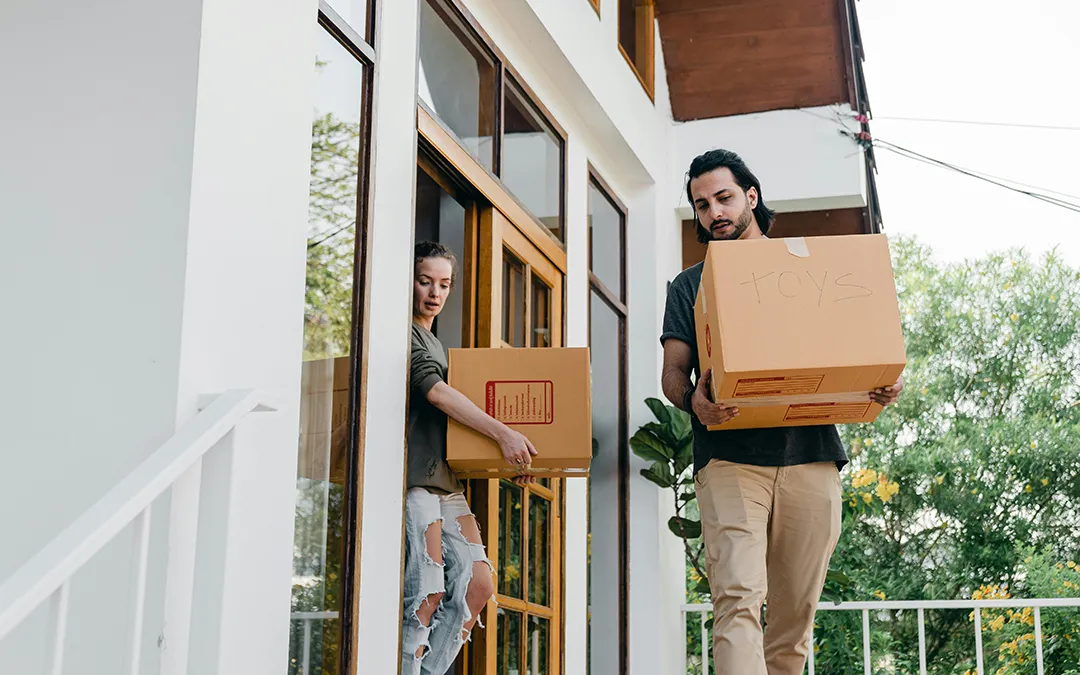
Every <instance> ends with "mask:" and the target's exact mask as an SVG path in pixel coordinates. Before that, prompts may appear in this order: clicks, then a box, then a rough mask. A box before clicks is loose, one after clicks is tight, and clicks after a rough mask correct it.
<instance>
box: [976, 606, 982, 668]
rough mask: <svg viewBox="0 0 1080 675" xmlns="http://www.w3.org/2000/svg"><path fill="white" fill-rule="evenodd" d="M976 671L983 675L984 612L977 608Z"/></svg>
mask: <svg viewBox="0 0 1080 675" xmlns="http://www.w3.org/2000/svg"><path fill="white" fill-rule="evenodd" d="M975 670H976V672H978V674H979V675H983V644H982V611H981V610H980V609H979V608H978V607H976V608H975Z"/></svg>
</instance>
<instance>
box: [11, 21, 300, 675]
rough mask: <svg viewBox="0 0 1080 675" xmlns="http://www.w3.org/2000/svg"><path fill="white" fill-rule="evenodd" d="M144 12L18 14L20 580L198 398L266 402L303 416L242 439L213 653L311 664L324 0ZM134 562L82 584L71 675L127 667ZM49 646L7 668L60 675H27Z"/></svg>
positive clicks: (148, 644) (248, 666)
mask: <svg viewBox="0 0 1080 675" xmlns="http://www.w3.org/2000/svg"><path fill="white" fill-rule="evenodd" d="M144 10H145V8H144V7H142V6H141V5H136V4H134V3H131V2H128V1H126V0H103V1H102V2H95V3H91V4H87V3H80V2H73V1H67V0H61V2H59V3H58V4H57V3H54V4H53V5H52V6H51V7H50V12H48V13H46V14H43V13H42V12H41V11H40V8H38V7H32V6H30V5H24V6H20V5H17V4H10V3H9V4H5V5H4V8H3V10H2V12H0V81H3V82H4V99H5V101H8V102H16V101H17V102H18V104H17V105H6V106H4V112H3V113H2V115H0V147H2V148H3V151H2V152H0V237H2V243H0V306H2V307H3V311H4V314H5V316H7V317H8V318H9V319H10V320H13V321H14V323H7V322H5V325H6V326H11V327H13V326H15V325H18V326H20V328H18V329H17V330H16V329H8V330H5V331H3V333H2V335H0V353H3V354H5V355H6V357H5V358H4V359H3V366H2V369H3V374H2V378H0V379H2V380H3V382H5V383H6V386H4V387H0V428H2V429H3V441H2V443H3V447H2V453H0V454H2V456H3V457H4V463H5V470H4V473H5V476H7V477H8V480H7V481H6V484H5V488H4V490H2V491H0V513H4V514H7V516H5V517H4V518H2V519H0V539H2V540H3V541H4V545H3V546H2V547H0V579H3V578H6V577H7V576H8V575H9V574H10V573H11V572H12V571H13V570H14V569H16V568H17V567H18V566H19V565H20V564H22V563H23V562H25V561H26V560H27V559H28V558H29V557H30V556H31V555H33V554H34V553H35V552H36V551H38V550H39V549H40V548H41V547H42V546H43V545H44V544H45V543H46V542H48V541H49V540H50V539H52V538H53V537H54V536H56V535H57V534H58V532H59V531H60V530H61V529H62V528H63V527H64V526H66V525H67V524H68V523H70V522H71V521H72V520H74V519H75V518H76V517H77V516H79V515H81V513H82V512H83V511H84V510H86V509H87V508H88V507H89V506H90V505H91V504H92V503H94V502H95V501H96V500H97V499H98V498H100V497H101V496H102V495H104V494H105V493H106V491H108V490H109V489H110V488H112V487H113V486H114V485H115V483H116V482H117V481H118V480H119V479H120V478H122V477H123V476H124V475H125V474H127V473H128V472H129V471H130V470H131V469H133V468H134V467H135V466H136V465H137V464H138V462H140V461H141V460H143V459H144V458H146V457H147V456H148V455H149V454H150V453H151V452H153V451H154V450H155V449H157V447H158V446H159V445H160V444H161V443H163V442H164V441H165V440H167V439H168V438H169V437H170V436H171V435H172V434H173V432H174V431H175V430H176V428H177V426H178V425H180V424H183V423H184V422H186V421H188V420H189V419H191V417H192V416H194V414H195V412H196V405H195V403H196V398H197V397H198V395H200V394H203V393H211V392H218V391H222V390H224V389H226V388H230V387H257V388H262V389H264V390H266V391H268V392H269V393H271V394H272V395H273V396H274V397H275V400H276V402H277V404H278V405H279V407H280V411H279V412H277V413H273V414H267V415H261V416H259V417H257V418H253V419H252V420H251V421H250V422H246V423H245V426H244V430H243V432H242V433H238V434H237V436H236V438H235V440H236V445H235V450H236V462H237V474H238V479H237V481H236V483H235V484H234V486H233V498H234V504H235V509H234V511H233V513H232V520H231V521H230V522H229V525H228V527H229V528H230V532H232V533H233V535H234V536H232V539H231V546H232V550H231V551H230V553H231V557H230V559H229V563H228V565H227V566H226V568H225V569H223V570H220V572H221V573H222V574H223V575H224V576H223V579H224V580H225V589H226V590H225V592H224V593H223V594H222V595H221V596H219V598H218V599H219V600H221V601H222V603H223V610H222V614H221V618H222V620H223V621H224V622H225V623H224V627H223V630H222V631H221V633H220V636H221V640H220V644H219V645H217V646H216V647H215V649H214V650H213V652H210V651H206V652H204V654H205V656H206V659H205V661H206V662H211V661H212V662H213V665H214V666H220V667H222V668H224V669H225V671H226V672H241V671H242V672H274V671H276V670H278V669H279V668H280V664H282V663H283V662H284V660H285V656H286V648H287V629H288V624H287V620H286V618H285V617H287V613H288V604H289V575H290V564H291V546H292V541H291V538H292V505H291V500H292V495H293V485H294V482H295V472H296V432H297V419H296V417H297V414H296V397H297V392H298V380H299V345H300V329H301V325H302V313H301V307H302V297H303V282H304V236H305V227H306V220H307V180H308V176H307V173H308V169H307V164H308V162H307V153H308V146H309V143H310V114H311V113H310V103H309V100H310V81H311V77H312V74H313V69H312V61H311V54H312V53H313V45H312V36H313V30H314V28H315V25H314V21H313V20H312V17H314V15H315V11H316V5H315V3H314V2H306V1H305V2H298V3H279V4H277V5H273V6H260V4H259V3H257V2H253V1H251V0H219V1H217V2H214V3H206V4H204V3H202V2H200V1H199V0H186V1H183V2H178V3H173V4H171V5H170V6H169V7H168V8H166V9H161V10H160V11H155V12H150V13H149V14H147V12H145V11H144ZM238 36H242V39H239V38H238ZM253 73H254V74H258V73H266V74H267V76H266V77H261V76H253ZM271 74H272V75H271ZM12 383H18V385H17V386H14V385H13V384H12ZM167 505H168V502H167V501H165V502H162V503H160V504H159V506H161V507H165V506H167ZM12 514H18V517H11V516H12ZM167 515H168V514H167V511H165V510H164V509H159V511H158V514H157V516H158V517H156V518H155V526H154V528H153V531H152V542H153V543H152V548H153V549H154V550H155V552H156V553H155V555H154V560H155V563H156V564H155V567H154V568H153V569H152V570H151V573H150V579H151V588H150V589H149V594H150V597H149V606H148V615H147V621H146V633H145V635H146V639H145V647H144V654H143V663H144V666H145V668H146V670H145V671H144V672H154V671H155V669H156V668H155V667H154V664H155V663H156V660H157V658H158V657H159V651H158V644H157V643H158V635H159V634H160V632H161V624H160V618H161V614H160V603H161V589H160V587H159V586H158V585H157V584H159V583H160V581H161V570H160V568H159V565H160V562H161V557H160V555H159V554H160V552H161V547H162V546H163V544H164V537H165V536H166V535H167V533H166V532H165V531H164V523H165V521H166V518H165V516H167ZM222 515H223V514H222ZM130 561H131V538H130V535H128V534H125V535H121V538H120V539H119V540H118V541H117V542H115V543H114V544H113V545H111V546H110V547H109V548H108V549H107V550H106V551H104V552H103V557H102V558H99V559H97V560H95V561H94V562H92V563H91V565H90V566H89V567H87V568H86V569H84V570H83V571H82V572H81V573H80V574H79V575H77V576H76V578H75V580H74V586H73V595H72V605H71V615H70V619H69V630H68V636H69V643H68V644H69V649H70V651H69V653H68V664H69V667H70V670H69V671H68V672H93V673H97V672H120V671H121V669H122V668H123V654H124V642H125V639H126V625H127V624H126V623H125V619H126V618H127V610H126V607H127V603H126V602H123V601H122V600H123V599H124V598H126V597H127V593H128V592H129V591H128V590H127V589H128V586H126V585H124V582H125V581H126V580H127V579H128V578H129V576H130V569H131V568H130ZM43 628H44V625H43V623H38V624H36V625H35V624H33V623H31V624H30V625H28V626H26V630H25V631H24V632H19V633H16V634H13V635H12V636H9V639H8V640H7V641H5V643H4V644H3V645H0V663H2V664H3V669H4V670H5V671H11V672H15V671H16V670H19V671H20V672H38V671H37V670H35V669H32V668H29V667H27V669H26V670H20V665H26V666H29V664H30V663H39V664H40V663H41V658H42V656H43V654H44V652H43V651H42V648H43V645H44V643H43V642H42V639H43V633H41V632H40V631H41V630H43ZM169 637H170V635H166V639H167V640H168V638H169ZM23 659H25V660H23ZM9 666H10V667H9ZM202 672H212V671H210V670H203V671H202Z"/></svg>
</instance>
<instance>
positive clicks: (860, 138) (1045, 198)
mask: <svg viewBox="0 0 1080 675" xmlns="http://www.w3.org/2000/svg"><path fill="white" fill-rule="evenodd" d="M840 133H841V134H842V135H844V136H848V137H849V138H852V139H854V140H856V142H859V143H860V144H864V145H873V146H876V147H879V148H881V149H883V150H888V151H889V152H892V153H893V154H897V155H900V156H901V157H906V158H908V159H911V160H914V161H918V162H922V163H924V164H929V165H931V166H936V167H939V168H943V169H948V170H950V171H955V172H957V173H960V174H963V175H965V176H970V177H972V178H977V179H979V180H981V181H984V182H987V183H990V184H991V185H996V186H998V187H1002V188H1005V189H1006V190H1010V191H1012V192H1016V193H1019V194H1023V195H1027V196H1028V197H1031V198H1033V199H1037V200H1039V201H1042V202H1046V203H1048V204H1051V205H1053V206H1059V207H1061V208H1063V209H1066V210H1069V211H1074V212H1076V213H1080V204H1076V203H1073V202H1069V201H1066V200H1064V199H1058V198H1057V197H1051V196H1049V195H1047V194H1044V193H1043V192H1035V191H1032V190H1025V189H1023V188H1020V187H1016V186H1014V185H1009V184H1007V183H1004V182H1001V181H1000V180H995V179H994V178H991V177H988V176H986V175H983V174H981V173H979V172H976V171H973V170H970V169H965V168H963V167H960V166H956V165H955V164H950V163H948V162H945V161H942V160H939V159H934V158H933V157H929V156H927V155H923V154H921V153H918V152H915V151H914V150H909V149H908V148H905V147H903V146H900V145H896V144H895V143H889V142H888V141H882V140H880V139H876V138H871V137H869V135H867V134H854V133H852V132H850V131H848V130H847V129H841V130H840ZM1029 187H1030V186H1029ZM1038 189H1039V190H1042V188H1038Z"/></svg>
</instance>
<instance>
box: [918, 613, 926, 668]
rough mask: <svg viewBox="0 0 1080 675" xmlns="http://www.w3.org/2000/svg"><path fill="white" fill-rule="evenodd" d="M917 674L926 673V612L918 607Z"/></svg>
mask: <svg viewBox="0 0 1080 675" xmlns="http://www.w3.org/2000/svg"><path fill="white" fill-rule="evenodd" d="M919 675H926V612H925V610H924V609H923V608H922V607H920V608H919Z"/></svg>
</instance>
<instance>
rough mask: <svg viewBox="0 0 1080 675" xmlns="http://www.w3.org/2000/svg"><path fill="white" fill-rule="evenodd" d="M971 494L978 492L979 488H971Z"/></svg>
mask: <svg viewBox="0 0 1080 675" xmlns="http://www.w3.org/2000/svg"><path fill="white" fill-rule="evenodd" d="M971 494H973V495H977V494H979V488H971Z"/></svg>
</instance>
